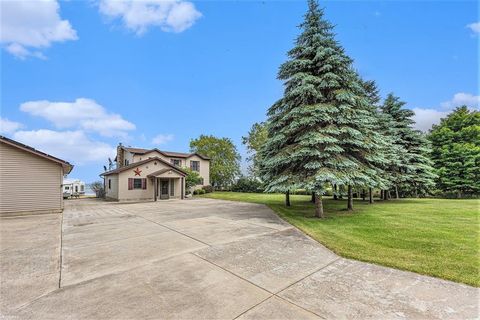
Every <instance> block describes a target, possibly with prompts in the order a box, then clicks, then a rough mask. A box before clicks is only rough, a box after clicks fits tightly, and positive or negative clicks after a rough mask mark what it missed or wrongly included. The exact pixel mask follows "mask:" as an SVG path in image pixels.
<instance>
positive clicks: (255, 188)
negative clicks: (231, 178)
mask: <svg viewBox="0 0 480 320" xmlns="http://www.w3.org/2000/svg"><path fill="white" fill-rule="evenodd" d="M263 190H264V188H263V184H262V183H261V182H260V181H258V180H257V179H255V178H248V177H240V178H239V179H238V180H237V182H236V183H235V184H234V185H233V186H232V191H233V192H250V193H256V192H263Z"/></svg>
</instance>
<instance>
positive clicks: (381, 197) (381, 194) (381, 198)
mask: <svg viewBox="0 0 480 320" xmlns="http://www.w3.org/2000/svg"><path fill="white" fill-rule="evenodd" d="M380 200H383V190H380Z"/></svg>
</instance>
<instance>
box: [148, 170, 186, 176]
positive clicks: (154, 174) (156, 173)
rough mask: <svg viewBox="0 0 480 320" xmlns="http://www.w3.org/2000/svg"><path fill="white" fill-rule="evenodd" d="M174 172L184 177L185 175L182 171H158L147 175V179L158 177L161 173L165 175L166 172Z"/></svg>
mask: <svg viewBox="0 0 480 320" xmlns="http://www.w3.org/2000/svg"><path fill="white" fill-rule="evenodd" d="M172 170H173V171H175V172H177V173H180V174H181V175H182V176H186V173H185V172H184V171H181V170H177V169H161V170H158V171H155V172H153V173H150V174H149V175H147V177H156V176H159V175H161V174H162V173H165V172H168V171H172Z"/></svg>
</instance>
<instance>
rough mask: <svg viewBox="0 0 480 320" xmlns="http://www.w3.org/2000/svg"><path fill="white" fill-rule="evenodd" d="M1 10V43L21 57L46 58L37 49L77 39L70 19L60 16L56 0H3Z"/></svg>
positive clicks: (0, 2) (0, 3)
mask: <svg viewBox="0 0 480 320" xmlns="http://www.w3.org/2000/svg"><path fill="white" fill-rule="evenodd" d="M0 9H1V10H0V12H1V13H0V17H1V19H0V20H1V24H0V29H1V31H0V42H1V43H2V45H3V46H4V47H5V49H6V50H7V51H8V52H9V53H11V54H13V55H14V56H16V57H18V58H21V59H24V58H26V57H28V56H35V57H38V58H44V56H43V54H42V53H41V52H40V51H38V50H34V49H42V48H47V47H49V46H50V45H51V44H52V43H53V42H63V41H67V40H77V39H78V37H77V32H76V31H75V30H74V29H73V28H72V26H71V25H70V22H69V21H68V20H62V18H61V17H60V14H59V11H60V6H59V4H58V2H57V1H56V0H38V1H0Z"/></svg>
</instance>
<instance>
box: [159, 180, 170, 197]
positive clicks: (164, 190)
mask: <svg viewBox="0 0 480 320" xmlns="http://www.w3.org/2000/svg"><path fill="white" fill-rule="evenodd" d="M168 198H169V196H168V180H160V199H168Z"/></svg>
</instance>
